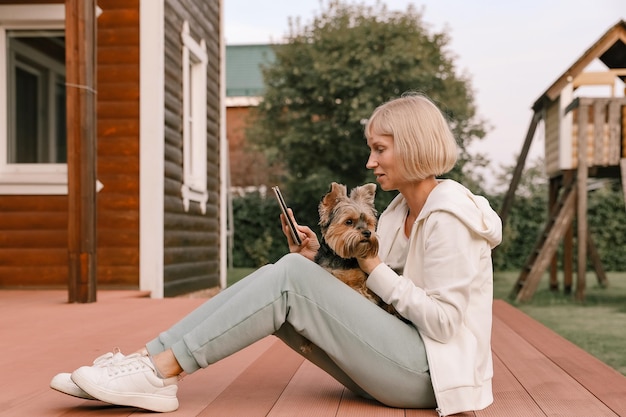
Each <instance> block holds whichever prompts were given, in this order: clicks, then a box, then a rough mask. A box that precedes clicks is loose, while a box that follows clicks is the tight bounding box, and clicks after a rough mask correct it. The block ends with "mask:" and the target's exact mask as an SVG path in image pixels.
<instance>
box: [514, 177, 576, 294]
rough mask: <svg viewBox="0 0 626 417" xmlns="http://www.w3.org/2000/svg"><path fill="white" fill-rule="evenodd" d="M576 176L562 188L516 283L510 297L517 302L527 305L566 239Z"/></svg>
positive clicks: (573, 206)
mask: <svg viewBox="0 0 626 417" xmlns="http://www.w3.org/2000/svg"><path fill="white" fill-rule="evenodd" d="M575 184H576V179H575V176H572V178H571V179H570V180H569V181H568V182H567V183H566V184H564V186H563V189H562V191H561V195H560V196H559V198H558V199H557V201H556V204H555V205H554V207H552V210H551V212H550V215H549V218H548V221H547V222H546V225H545V227H544V230H543V232H542V233H541V235H540V236H539V239H538V240H537V242H536V243H535V247H534V248H533V251H532V252H531V254H530V256H529V257H528V259H527V260H526V264H525V265H524V268H523V269H522V272H521V273H520V275H519V277H518V279H517V282H516V283H515V285H514V287H513V290H512V291H511V294H510V297H511V298H515V299H516V300H517V301H529V300H530V299H531V298H532V296H533V294H534V293H535V290H536V289H537V286H538V285H539V280H540V279H541V276H542V275H543V273H544V272H545V270H546V268H547V267H548V265H549V264H550V261H551V259H552V257H553V256H554V254H555V253H556V250H557V247H558V245H559V242H560V241H561V240H562V239H563V236H565V232H566V231H567V230H568V228H569V227H570V225H571V224H572V220H573V219H574V215H575V213H576V187H575Z"/></svg>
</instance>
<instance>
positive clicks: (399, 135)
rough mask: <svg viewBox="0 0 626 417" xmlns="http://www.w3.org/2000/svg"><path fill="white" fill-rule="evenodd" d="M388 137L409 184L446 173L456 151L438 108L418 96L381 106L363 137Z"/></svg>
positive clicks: (407, 97)
mask: <svg viewBox="0 0 626 417" xmlns="http://www.w3.org/2000/svg"><path fill="white" fill-rule="evenodd" d="M375 135H376V136H391V137H392V139H393V146H394V155H395V157H396V159H397V162H398V164H399V165H400V167H401V169H402V170H403V171H404V176H405V179H406V180H408V181H421V180H423V179H426V178H428V177H430V176H439V175H442V174H445V173H446V172H449V171H450V170H451V169H452V168H453V167H454V164H455V163H456V160H457V156H458V149H457V145H456V141H455V139H454V136H453V135H452V131H451V130H450V127H449V126H448V123H447V121H446V119H445V117H444V116H443V114H442V113H441V111H440V110H439V108H438V107H437V106H436V105H435V104H434V103H433V102H432V101H431V100H430V99H429V98H428V97H426V96H424V95H422V94H418V93H411V94H405V95H403V96H402V97H399V98H396V99H394V100H391V101H388V102H386V103H384V104H381V105H380V106H378V107H377V108H376V110H374V112H373V113H372V115H371V117H370V118H369V120H368V121H367V124H366V125H365V136H366V138H367V139H368V140H369V139H371V137H372V136H375Z"/></svg>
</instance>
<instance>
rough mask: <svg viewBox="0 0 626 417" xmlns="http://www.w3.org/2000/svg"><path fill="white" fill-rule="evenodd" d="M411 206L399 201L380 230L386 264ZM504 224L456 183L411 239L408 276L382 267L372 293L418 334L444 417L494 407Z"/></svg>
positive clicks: (437, 195) (444, 186) (444, 187)
mask: <svg viewBox="0 0 626 417" xmlns="http://www.w3.org/2000/svg"><path fill="white" fill-rule="evenodd" d="M406 213H407V205H406V201H405V199H404V197H403V196H402V195H399V196H398V197H396V198H395V199H394V200H393V201H392V202H391V203H390V205H389V207H388V208H387V209H386V210H385V211H384V212H383V213H382V215H381V216H380V220H379V222H378V234H379V241H380V250H379V255H380V258H381V260H382V261H383V262H384V261H385V257H386V256H387V255H388V253H389V251H390V249H391V244H392V242H393V239H394V238H395V236H396V234H397V233H399V232H400V233H403V230H404V229H403V228H404V221H405V219H406V217H405V216H406ZM501 240H502V223H501V221H500V218H499V217H498V215H497V214H496V212H495V211H493V209H492V208H491V207H490V206H489V202H488V201H487V200H486V199H485V198H484V197H480V196H476V195H474V194H472V193H471V192H470V191H469V190H468V189H467V188H465V187H464V186H462V185H461V184H459V183H457V182H455V181H452V180H442V181H439V184H438V185H437V186H436V187H435V188H434V189H433V191H431V193H430V195H429V196H428V199H427V201H426V204H425V205H424V207H423V208H422V211H421V212H420V214H419V216H418V218H417V220H416V221H415V223H414V225H413V227H412V230H411V235H410V237H409V248H408V254H407V259H406V263H405V265H404V271H403V274H402V275H398V274H397V273H396V272H394V271H393V270H392V269H391V268H390V267H389V266H387V265H385V264H384V263H383V264H380V265H378V266H377V267H376V268H375V269H374V270H373V271H372V272H371V274H370V276H369V278H368V280H367V286H368V287H369V288H370V289H371V290H372V291H374V292H375V293H377V294H378V295H379V296H380V297H381V298H382V299H383V300H384V301H385V302H387V303H390V304H393V305H394V306H395V308H396V309H397V310H398V312H400V314H402V315H403V316H404V317H406V318H408V319H409V320H411V321H412V322H413V324H414V325H415V326H416V328H417V329H418V330H419V332H420V335H421V336H422V339H423V340H424V345H425V347H426V354H427V357H428V364H429V368H430V376H431V380H432V384H433V389H434V392H435V397H436V400H437V405H438V409H437V411H438V412H439V414H440V415H441V416H445V415H449V414H455V413H458V412H463V411H469V410H480V409H483V408H485V407H487V406H488V405H489V404H491V403H492V402H493V394H492V388H491V380H492V377H493V365H492V357H491V322H492V315H491V313H492V303H493V268H492V263H491V249H492V248H494V247H495V246H497V245H498V244H499V243H500V241H501Z"/></svg>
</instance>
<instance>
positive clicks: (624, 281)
mask: <svg viewBox="0 0 626 417" xmlns="http://www.w3.org/2000/svg"><path fill="white" fill-rule="evenodd" d="M252 271H254V269H251V268H234V269H231V270H229V271H228V285H232V284H233V283H235V282H237V281H238V280H240V279H241V278H243V277H245V276H246V275H248V274H249V273H251V272H252ZM518 275H519V272H496V273H495V275H494V297H495V298H499V299H504V300H507V301H509V302H511V303H512V304H513V305H515V306H516V307H517V308H519V309H520V310H522V311H523V312H525V313H526V314H528V315H529V316H531V317H532V318H534V319H535V320H537V321H539V322H541V323H543V324H544V325H545V326H547V327H549V328H550V329H552V330H554V331H555V332H556V333H558V334H560V335H561V336H563V337H564V338H566V339H568V340H569V341H571V342H572V343H574V344H576V345H578V346H580V347H581V348H582V349H584V350H586V351H587V352H589V353H590V354H592V355H594V356H595V357H597V358H598V359H600V360H601V361H603V362H604V363H606V364H607V365H609V366H611V367H612V368H614V369H616V370H617V371H619V372H621V373H622V374H624V375H626V349H625V348H624V345H625V343H626V273H624V272H614V273H610V272H609V273H607V276H608V281H609V286H608V288H601V287H600V286H598V284H597V279H596V276H595V275H594V274H593V273H589V274H588V275H587V291H586V294H587V295H586V300H585V302H584V303H580V302H576V301H574V300H573V298H572V296H571V295H563V294H562V293H552V292H550V291H549V289H548V278H547V276H546V277H545V278H544V279H543V280H542V282H541V283H540V284H539V288H538V289H537V291H536V292H535V295H534V297H533V299H532V301H531V302H528V303H523V304H520V303H515V302H512V301H510V300H508V295H509V293H510V292H511V289H512V288H513V284H514V283H515V281H516V280H517V277H518ZM574 279H576V278H575V277H574Z"/></svg>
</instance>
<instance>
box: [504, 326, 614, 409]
mask: <svg viewBox="0 0 626 417" xmlns="http://www.w3.org/2000/svg"><path fill="white" fill-rule="evenodd" d="M494 323H495V325H496V326H498V331H496V332H494V334H493V341H492V343H493V349H494V350H495V351H496V355H497V357H498V358H499V359H500V360H501V361H502V362H503V363H504V364H505V366H506V367H507V369H509V370H510V371H511V372H512V373H513V374H514V375H515V377H516V378H517V380H518V381H519V382H520V383H521V384H522V385H523V386H524V389H525V390H526V391H527V392H528V393H529V394H530V395H531V397H532V398H533V399H534V401H535V402H536V403H537V404H538V405H539V406H540V407H541V409H542V410H543V411H544V413H546V415H559V414H560V415H566V416H568V417H589V416H594V417H604V416H606V417H615V416H617V414H615V413H614V412H613V411H611V409H609V408H608V407H607V406H606V405H604V404H603V403H601V402H599V401H596V398H595V397H594V396H593V395H592V394H591V393H590V392H589V391H588V390H587V389H585V387H584V386H582V385H581V384H580V383H579V382H577V381H576V380H575V379H573V378H571V376H570V375H568V374H567V373H566V372H565V371H563V369H561V368H559V367H558V366H557V365H556V364H555V363H554V362H552V361H551V360H550V359H549V358H547V357H546V356H545V355H543V354H542V353H541V352H539V351H538V350H537V349H535V347H533V346H532V345H531V344H530V343H528V342H527V341H526V340H524V339H523V338H522V337H521V336H520V335H519V334H517V333H515V332H514V331H513V330H511V329H510V328H509V327H508V326H507V325H506V324H504V323H502V322H501V320H500V319H499V318H498V317H494Z"/></svg>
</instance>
